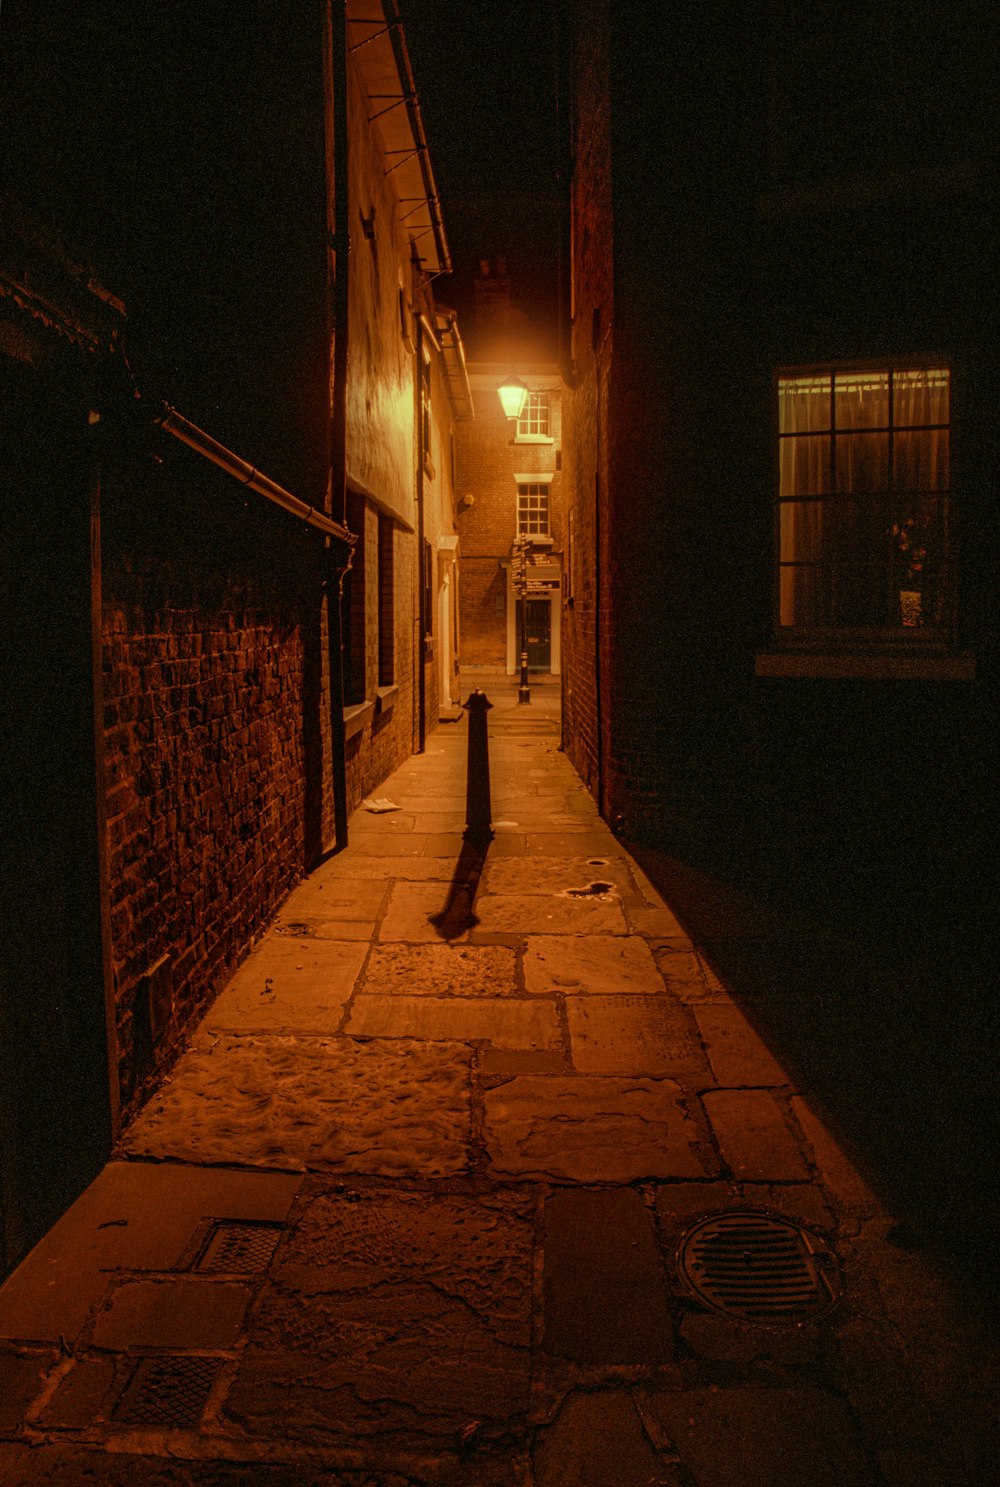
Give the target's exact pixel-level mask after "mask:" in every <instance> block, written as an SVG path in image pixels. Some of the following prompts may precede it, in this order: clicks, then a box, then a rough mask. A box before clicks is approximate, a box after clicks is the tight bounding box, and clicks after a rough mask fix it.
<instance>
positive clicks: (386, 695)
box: [375, 683, 399, 718]
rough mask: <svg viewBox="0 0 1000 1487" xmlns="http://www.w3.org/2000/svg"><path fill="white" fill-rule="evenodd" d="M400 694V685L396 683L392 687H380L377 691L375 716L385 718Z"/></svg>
mask: <svg viewBox="0 0 1000 1487" xmlns="http://www.w3.org/2000/svg"><path fill="white" fill-rule="evenodd" d="M398 696H399V687H398V686H396V684H395V683H393V685H392V686H391V687H379V689H378V691H377V692H376V693H375V716H376V717H377V718H383V717H385V715H386V714H387V713H391V712H392V710H393V708H394V707H395V705H396V698H397V697H398Z"/></svg>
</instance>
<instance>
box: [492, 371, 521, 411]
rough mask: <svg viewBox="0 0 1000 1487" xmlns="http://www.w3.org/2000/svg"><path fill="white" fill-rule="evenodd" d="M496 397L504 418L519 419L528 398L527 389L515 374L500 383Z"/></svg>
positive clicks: (512, 373)
mask: <svg viewBox="0 0 1000 1487" xmlns="http://www.w3.org/2000/svg"><path fill="white" fill-rule="evenodd" d="M497 395H498V397H499V398H500V402H501V404H502V406H503V411H504V417H505V418H520V416H521V411H522V409H523V408H524V404H525V401H526V399H527V396H528V389H527V387H526V386H525V384H524V383H523V382H522V381H521V379H520V377H518V376H517V374H516V373H515V372H511V373H510V375H509V376H508V377H505V378H504V380H503V381H502V382H501V383H500V386H499V387H498V388H497Z"/></svg>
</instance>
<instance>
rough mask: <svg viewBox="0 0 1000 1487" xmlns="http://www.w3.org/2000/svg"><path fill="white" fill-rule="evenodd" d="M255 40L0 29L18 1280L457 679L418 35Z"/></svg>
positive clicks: (457, 381)
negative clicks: (0, 55)
mask: <svg viewBox="0 0 1000 1487" xmlns="http://www.w3.org/2000/svg"><path fill="white" fill-rule="evenodd" d="M57 9H58V8H57ZM376 9H378V8H377V7H376ZM188 19H191V18H188ZM243 21H244V24H243V26H242V27H241V29H240V30H239V31H238V32H237V31H234V28H233V27H232V25H231V23H230V22H231V17H229V16H228V12H225V7H221V6H217V5H213V4H209V5H206V6H203V7H199V12H198V16H197V17H196V18H194V19H193V20H192V21H191V25H192V26H193V30H192V29H190V28H188V29H185V27H181V26H180V24H179V22H177V21H176V18H171V17H169V16H165V15H154V14H152V13H150V14H149V15H146V16H144V17H143V18H142V19H141V20H140V21H138V22H137V23H136V25H135V26H134V27H133V28H132V29H131V31H130V34H129V47H130V48H131V50H130V53H129V58H128V63H129V65H128V67H127V68H124V67H122V66H121V65H120V64H121V60H122V59H121V58H120V56H119V54H118V50H117V48H118V44H119V41H118V33H117V31H116V28H115V22H114V18H113V17H112V16H110V15H109V14H105V13H101V12H97V13H95V14H94V15H93V16H91V17H90V19H89V20H88V22H87V23H86V24H83V23H82V22H81V21H79V18H77V17H75V15H74V14H73V13H72V12H71V10H70V9H69V8H67V9H66V14H65V15H62V13H61V12H59V13H58V14H57V15H56V16H55V18H54V19H53V23H52V25H51V27H49V28H48V29H47V30H46V33H45V35H44V36H41V35H40V34H39V33H38V28H37V25H35V24H33V17H32V15H31V14H29V13H28V12H27V11H25V10H24V8H23V7H22V8H20V9H19V8H18V7H17V6H12V7H11V8H10V10H9V12H8V11H7V10H6V9H5V15H4V22H5V27H6V41H7V43H8V44H9V49H10V53H11V56H12V57H14V58H15V59H16V61H17V64H18V65H17V66H16V67H13V68H12V69H11V73H10V77H11V80H12V81H11V87H12V88H13V89H14V92H15V94H16V95H17V96H16V97H14V98H12V99H11V98H8V99H7V100H5V101H6V102H7V103H8V104H11V105H12V106H11V107H10V108H9V109H8V111H7V112H8V115H9V117H10V118H11V120H12V121H13V123H12V127H11V130H10V131H8V132H7V134H6V135H5V138H4V143H3V151H4V160H3V164H4V168H5V174H6V177H7V179H8V181H10V182H11V186H12V189H15V188H16V191H17V194H18V197H19V199H20V202H21V205H20V206H19V207H18V208H17V209H15V208H14V207H13V205H12V204H10V203H5V210H4V213H3V228H2V237H0V381H2V390H3V403H4V410H5V416H4V420H3V436H2V441H0V479H2V483H3V494H4V503H3V507H4V529H3V530H4V542H3V544H2V547H3V575H4V601H3V602H4V614H5V621H6V623H7V625H8V628H9V633H10V636H11V638H12V639H13V641H14V643H13V644H12V645H11V646H9V647H6V648H5V656H4V662H3V665H4V675H3V693H4V696H5V698H7V699H8V700H9V701H10V702H12V703H13V702H14V700H15V699H17V705H16V706H11V707H10V708H9V709H8V712H9V716H8V718H7V719H5V727H4V745H5V751H6V753H7V755H8V757H7V759H6V761H5V773H6V776H7V777H8V778H9V779H10V781H11V789H10V790H9V791H8V792H7V795H6V798H5V801H4V832H3V860H2V879H0V887H2V891H3V900H4V903H5V907H6V909H7V914H8V918H9V921H10V929H9V933H7V934H6V935H5V940H4V949H3V955H2V960H3V965H2V970H3V979H4V984H5V996H4V999H3V1010H2V1013H0V1061H2V1076H3V1078H2V1083H3V1091H4V1093H3V1097H2V1099H0V1198H2V1202H0V1217H2V1223H0V1238H2V1246H0V1259H2V1263H3V1264H4V1266H5V1267H6V1266H10V1265H12V1264H13V1263H15V1262H16V1260H17V1259H18V1257H19V1256H20V1255H21V1254H22V1253H23V1252H24V1251H25V1250H26V1249H27V1248H28V1247H29V1246H30V1245H31V1244H32V1243H33V1242H34V1240H36V1239H37V1238H38V1237H39V1235H40V1233H41V1232H43V1230H44V1229H45V1227H47V1225H48V1224H49V1223H51V1222H52V1220H53V1219H54V1218H55V1217H56V1216H57V1215H58V1213H59V1212H60V1211H61V1210H62V1209H63V1208H64V1207H65V1206H66V1204H67V1203H68V1202H69V1201H70V1200H71V1199H72V1198H73V1197H74V1196H75V1194H76V1193H77V1192H79V1191H80V1189H81V1188H82V1186H83V1185H84V1184H85V1183H86V1181H88V1180H89V1178H90V1177H91V1176H92V1175H93V1174H94V1172H95V1171H96V1170H97V1169H98V1168H99V1166H100V1165H101V1163H102V1162H103V1161H104V1160H105V1159H106V1157H107V1155H108V1153H109V1151H110V1149H111V1143H112V1140H113V1139H114V1136H115V1135H116V1133H117V1132H118V1130H119V1129H120V1127H121V1124H122V1122H123V1120H125V1119H126V1118H127V1117H128V1115H129V1114H130V1113H131V1112H132V1111H134V1110H135V1109H137V1108H138V1107H139V1106H140V1105H141V1103H142V1102H143V1100H144V1099H145V1098H146V1097H147V1096H148V1094H149V1092H150V1090H151V1089H152V1088H153V1087H155V1084H156V1082H157V1081H158V1080H159V1079H160V1078H161V1077H162V1076H163V1074H164V1073H165V1072H166V1071H167V1070H168V1069H169V1067H170V1065H171V1063H172V1060H173V1059H174V1057H175V1056H176V1054H177V1052H178V1051H179V1049H180V1047H181V1046H182V1044H183V1041H184V1039H185V1037H186V1036H187V1034H188V1032H189V1031H190V1029H191V1028H192V1027H193V1025H194V1024H195V1022H196V1021H197V1019H198V1017H199V1016H200V1015H201V1013H202V1012H203V1011H204V1009H205V1008H206V1007H207V1006H208V1005H209V1003H210V1002H211V1000H212V998H213V997H214V995H215V994H216V992H217V991H218V990H219V989H220V987H221V986H222V985H223V984H224V982H225V981H226V980H227V979H228V977H229V975H230V974H231V972H232V970H233V969H234V968H235V966H236V965H237V964H238V963H239V961H240V960H241V959H242V958H243V956H244V955H245V954H246V953H247V951H248V949H249V948H250V947H251V945H252V944H253V942H254V939H255V937H256V936H258V935H259V934H260V932H261V931H262V929H263V928H264V926H265V925H266V924H267V923H268V921H269V920H270V918H271V917H272V916H273V914H274V912H275V910H276V909H277V907H278V905H279V904H280V903H281V901H282V899H283V897H284V896H285V894H286V893H287V892H288V890H289V888H290V887H291V886H292V885H293V884H294V883H295V882H296V881H297V880H298V879H300V878H301V877H302V875H303V874H304V873H305V872H306V871H308V870H309V869H310V867H311V866H313V865H314V864H315V863H316V862H317V861H318V860H319V859H320V857H321V856H322V855H323V854H324V853H325V852H327V851H329V850H335V849H336V848H337V847H338V846H340V845H342V844H343V840H344V833H345V827H346V821H347V816H348V814H349V812H350V810H351V809H352V808H353V807H354V806H356V805H357V804H358V802H359V801H360V800H361V798H362V797H363V796H364V795H365V794H366V793H368V792H370V791H371V790H372V789H374V788H375V787H376V786H377V785H378V783H379V782H381V781H382V780H383V779H384V778H385V777H386V775H387V774H388V773H389V772H390V771H391V770H392V769H394V768H395V767H396V766H397V765H398V764H399V763H400V762H402V760H403V759H405V758H406V757H408V755H409V754H410V753H412V752H413V751H414V749H419V748H421V747H422V746H423V743H424V739H425V737H426V734H427V733H428V732H429V731H430V730H431V729H433V727H434V726H435V724H436V721H437V716H438V710H439V707H440V705H441V702H442V699H444V700H448V699H449V697H450V695H451V694H452V693H453V692H454V691H455V681H454V673H455V663H456V658H457V597H456V591H457V577H456V572H455V568H456V561H457V556H456V554H457V535H456V527H455V512H454V484H453V456H452V450H453V431H454V427H455V421H456V418H457V417H459V416H466V415H467V414H468V412H469V391H468V386H467V382H466V381H465V374H464V360H463V355H462V348H461V339H460V336H459V334H458V328H457V325H456V323H455V320H454V317H453V316H449V315H447V314H443V313H441V312H439V311H438V310H437V308H436V306H435V304H434V299H433V294H432V285H433V280H434V278H435V276H436V275H437V274H438V273H440V272H441V271H442V270H444V269H445V268H446V267H447V264H448V249H447V244H446V241H445V236H444V231H443V227H442V224H441V219H440V213H439V209H438V203H437V194H436V189H435V186H434V179H433V174H432V172H431V167H430V161H429V154H428V151H427V142H426V139H425V137H424V135H423V124H422V120H421V117H420V112H419V105H418V104H417V102H416V96H415V85H414V79H413V77H412V73H411V70H410V65H409V58H408V55H407V51H406V44H405V39H404V36H403V33H402V30H401V27H400V25H399V17H398V14H397V12H396V8H395V6H394V5H392V4H388V3H387V4H386V5H385V6H384V7H382V10H381V12H380V13H379V14H378V16H377V17H376V16H375V15H374V14H373V10H372V7H371V6H367V7H362V6H360V5H356V4H353V3H351V4H348V5H347V6H346V7H344V6H332V7H330V10H329V13H328V15H327V16H326V17H325V18H324V14H323V8H322V7H316V8H315V10H314V11H313V10H311V9H310V10H309V13H308V14H306V13H303V14H302V15H301V16H300V17H298V18H297V19H296V20H295V21H291V20H289V18H288V17H286V16H284V15H282V16H277V15H275V13H274V11H273V7H271V6H269V5H267V4H263V3H261V4H259V5H258V4H251V5H250V6H248V7H247V8H246V11H245V13H244V16H243ZM57 22H58V24H57ZM175 24H176V26H177V29H176V32H175V30H174V29H173V28H174V27H175ZM359 40H363V41H364V42H365V44H364V45H363V46H358V42H359ZM57 77H58V78H60V79H63V80H69V81H66V82H65V86H64V84H63V83H60V84H59V85H58V86H56V84H55V82H54V79H56V78H57ZM53 88H55V90H56V91H55V94H54V93H53ZM248 94H249V95H252V96H253V97H254V98H255V100H256V102H257V104H258V105H259V106H258V107H255V108H254V109H252V110H249V111H248V110H247V108H246V99H247V96H248ZM112 96H113V97H115V99H116V106H115V109H114V111H112V112H111V113H110V114H109V113H108V111H107V110H105V109H104V107H103V103H102V100H103V99H105V98H107V97H112ZM387 96H388V97H390V98H391V99H393V100H395V102H396V103H397V105H398V106H396V107H394V108H392V109H391V110H390V111H388V112H385V109H386V103H385V99H386V97H387ZM277 121H280V123H279V122H277ZM348 137H349V149H348V150H345V149H344V143H345V140H348ZM400 161H402V163H401V164H400ZM397 166H398V168H396V167H397ZM404 199H405V200H404ZM209 200H210V201H211V203H212V210H211V212H207V211H206V209H205V208H206V202H207V201H209ZM262 201H266V202H267V203H268V210H267V212H266V213H265V216H266V222H267V226H266V230H264V229H262V208H261V203H262ZM39 224H42V225H39ZM67 240H68V241H70V242H71V243H73V244H74V247H73V250H72V251H70V250H67V249H66V248H65V247H64V246H63V244H64V243H65V242H66V241H67ZM95 265H96V267H95ZM348 265H349V268H348ZM105 282H107V283H110V284H112V286H113V290H114V292H111V291H109V290H108V289H106V288H104V287H103V285H104V283H105ZM341 588H342V589H343V594H342V595H341ZM342 690H343V696H342V695H341V691H342ZM42 905H44V911H41V906H42ZM8 987H9V988H10V994H9V995H8V994H7V991H6V988H8Z"/></svg>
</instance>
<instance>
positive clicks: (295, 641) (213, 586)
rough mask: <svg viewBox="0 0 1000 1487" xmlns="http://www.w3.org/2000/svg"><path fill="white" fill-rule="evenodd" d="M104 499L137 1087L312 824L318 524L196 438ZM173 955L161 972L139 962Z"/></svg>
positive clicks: (236, 947) (243, 943)
mask: <svg viewBox="0 0 1000 1487" xmlns="http://www.w3.org/2000/svg"><path fill="white" fill-rule="evenodd" d="M164 457H165V460H166V463H165V465H164V466H163V467H162V469H160V470H158V471H157V470H153V469H151V468H150V467H149V466H147V465H143V466H137V465H135V464H125V463H123V464H121V465H120V466H119V467H118V469H117V471H116V472H115V473H114V475H113V476H112V477H110V478H109V479H108V481H107V483H106V491H105V499H104V517H103V523H104V532H103V537H104V548H105V572H104V616H103V651H104V656H103V669H104V697H105V719H104V722H105V749H106V770H107V809H108V848H109V872H110V882H111V937H112V961H113V973H114V988H115V1006H116V1022H117V1036H118V1051H119V1077H120V1084H121V1089H122V1095H123V1100H124V1102H125V1103H126V1104H127V1103H128V1102H129V1101H130V1100H133V1099H135V1098H136V1097H137V1096H138V1095H139V1094H140V1092H141V1089H142V1085H143V1081H144V1080H145V1079H146V1077H147V1076H148V1075H149V1074H151V1073H152V1071H153V1067H154V1065H158V1066H159V1068H160V1069H162V1068H163V1066H164V1065H165V1064H167V1063H169V1060H170V1056H171V1052H172V1050H173V1049H174V1048H175V1047H176V1045H177V1043H178V1040H179V1039H180V1038H181V1037H182V1035H183V1034H184V1032H185V1030H186V1029H187V1028H189V1027H190V1025H191V1023H192V1022H193V1020H194V1019H195V1018H196V1017H197V1015H198V1014H199V1013H200V1012H201V1011H203V1010H204V1008H205V1007H206V1006H207V1005H208V1003H209V1002H210V1001H211V999H212V997H213V995H214V994H215V992H216V991H217V990H218V989H219V987H220V986H221V984H222V983H223V982H224V980H225V978H226V976H227V975H228V973H229V972H230V971H231V970H232V968H233V967H234V965H235V964H236V963H238V961H239V959H240V958H241V957H242V956H243V954H245V952H246V949H247V947H248V945H249V944H251V943H252V941H253V939H254V937H255V936H256V935H257V934H259V933H260V931H261V930H262V928H263V927H264V925H265V924H266V923H267V921H268V919H269V918H270V916H271V914H272V913H273V912H274V910H275V908H276V907H277V905H278V904H279V903H280V901H281V899H282V898H283V896H284V895H285V893H286V892H287V890H288V888H289V887H290V886H291V885H292V884H293V883H294V882H295V880H296V879H297V878H299V877H301V875H302V874H303V873H304V871H305V870H306V867H307V858H308V855H309V851H310V841H312V843H313V846H315V844H316V841H317V839H318V836H319V827H318V824H317V817H318V814H319V812H320V809H321V793H322V783H321V781H322V773H323V771H322V760H321V758H320V748H321V729H320V725H321V714H322V712H323V711H324V710H326V709H325V705H324V700H323V698H322V697H321V695H320V680H319V678H320V659H321V656H320V627H319V620H320V604H321V588H320V573H319V565H318V557H319V546H320V544H319V543H318V541H317V540H316V539H315V538H313V539H312V540H310V536H309V534H306V533H304V532H302V531H301V529H299V528H298V527H296V525H295V524H294V523H293V522H292V521H291V520H290V519H289V518H285V517H284V516H283V515H282V514H281V513H278V512H275V511H274V510H273V509H272V508H269V507H267V505H266V503H265V502H264V501H263V500H261V499H260V498H257V497H249V498H245V497H244V495H243V493H242V491H240V488H239V487H238V486H237V485H236V484H235V483H234V482H232V481H230V480H228V479H227V477H225V476H224V475H222V474H221V473H218V472H216V471H213V470H212V469H211V467H208V466H206V465H204V464H203V463H202V462H199V461H197V460H196V459H195V458H194V457H193V456H190V457H189V456H188V455H187V454H186V452H183V451H181V452H179V453H174V452H173V451H170V450H165V451H164ZM164 957H167V960H166V963H165V966H164V968H163V974H162V976H161V978H160V980H159V981H154V983H153V984H150V983H149V981H148V980H147V979H146V978H147V977H148V973H149V972H150V971H151V970H152V969H153V968H155V967H156V966H157V965H158V963H160V962H161V961H162V960H163V958H164Z"/></svg>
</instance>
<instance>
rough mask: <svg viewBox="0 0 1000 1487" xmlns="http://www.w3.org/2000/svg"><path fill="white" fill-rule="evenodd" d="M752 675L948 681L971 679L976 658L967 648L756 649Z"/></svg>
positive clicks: (973, 678)
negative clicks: (948, 651)
mask: <svg viewBox="0 0 1000 1487" xmlns="http://www.w3.org/2000/svg"><path fill="white" fill-rule="evenodd" d="M754 675H755V676H759V677H793V678H794V677H800V678H802V679H804V680H809V679H816V680H820V681H840V680H847V681H877V682H881V681H887V682H889V681H893V682H895V681H902V682H909V681H935V682H936V681H949V682H971V681H975V677H976V658H975V657H974V656H973V655H971V654H970V653H969V652H968V651H960V652H958V653H957V654H955V655H950V656H944V655H937V656H933V655H901V654H900V653H899V652H895V653H893V654H889V653H885V654H882V655H879V654H878V653H877V652H868V653H867V654H862V653H860V652H858V653H851V652H845V651H760V652H758V654H757V655H756V656H755V658H754Z"/></svg>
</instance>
